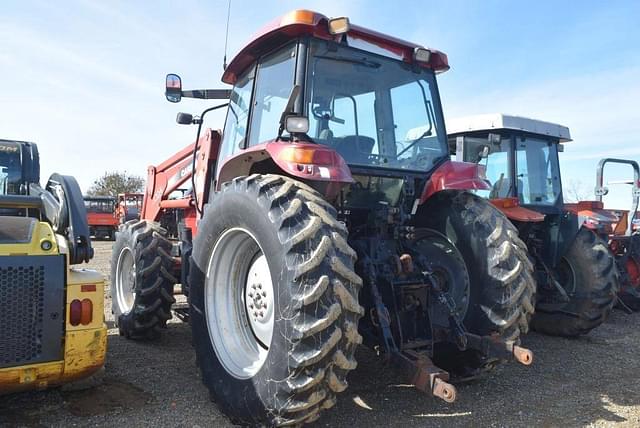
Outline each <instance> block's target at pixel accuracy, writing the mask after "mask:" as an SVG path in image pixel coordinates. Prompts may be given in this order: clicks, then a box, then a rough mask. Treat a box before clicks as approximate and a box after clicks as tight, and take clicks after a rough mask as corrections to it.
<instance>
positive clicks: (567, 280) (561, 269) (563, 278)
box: [556, 257, 576, 296]
mask: <svg viewBox="0 0 640 428" xmlns="http://www.w3.org/2000/svg"><path fill="white" fill-rule="evenodd" d="M556 271H557V278H558V283H559V284H560V285H561V286H562V288H563V289H564V291H565V293H567V294H568V295H569V296H571V295H573V294H575V292H576V272H575V270H574V269H573V266H572V265H571V262H570V261H569V260H568V259H567V258H566V257H563V258H562V259H561V260H560V263H559V264H558V268H557V270H556Z"/></svg>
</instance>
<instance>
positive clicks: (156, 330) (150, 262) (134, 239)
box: [110, 220, 178, 339]
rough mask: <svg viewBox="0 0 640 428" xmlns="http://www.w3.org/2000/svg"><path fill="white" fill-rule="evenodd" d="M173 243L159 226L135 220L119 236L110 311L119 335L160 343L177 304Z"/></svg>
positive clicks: (112, 280) (113, 257)
mask: <svg viewBox="0 0 640 428" xmlns="http://www.w3.org/2000/svg"><path fill="white" fill-rule="evenodd" d="M171 246H172V244H171V242H170V241H169V240H168V239H167V238H166V230H164V229H163V228H162V227H160V225H159V224H158V223H155V222H151V221H146V220H140V221H137V220H134V221H130V222H127V223H126V224H124V225H123V226H122V227H121V229H120V232H118V234H117V236H116V242H115V243H114V244H113V251H112V256H111V257H112V258H111V286H110V288H111V310H112V312H113V314H114V316H115V319H116V324H117V326H118V329H119V330H120V334H121V335H123V336H125V337H126V338H128V339H157V338H158V337H159V336H160V334H161V331H162V329H163V328H165V326H166V323H167V321H168V320H169V319H171V305H172V304H173V303H175V299H174V297H173V286H174V284H176V283H177V282H178V280H177V279H176V278H175V277H174V276H173V274H172V272H173V263H174V262H173V259H172V257H171Z"/></svg>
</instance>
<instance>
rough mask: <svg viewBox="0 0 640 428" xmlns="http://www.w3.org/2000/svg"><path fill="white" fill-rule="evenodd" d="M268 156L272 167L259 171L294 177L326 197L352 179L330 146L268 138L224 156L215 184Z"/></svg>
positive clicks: (246, 171)
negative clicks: (265, 140) (233, 154)
mask: <svg viewBox="0 0 640 428" xmlns="http://www.w3.org/2000/svg"><path fill="white" fill-rule="evenodd" d="M269 159H270V160H272V161H273V165H272V167H270V170H268V171H262V170H261V171H260V172H261V173H267V172H268V173H274V174H283V175H287V176H290V177H294V178H297V179H299V180H301V181H304V182H307V183H308V184H309V185H310V186H312V187H314V188H316V189H318V190H320V191H321V193H323V194H324V195H325V197H327V198H328V199H332V198H333V197H335V195H337V193H338V191H339V190H340V189H341V188H342V187H343V186H344V185H346V184H350V183H353V181H354V180H353V177H352V176H351V171H350V170H349V167H348V166H347V164H346V162H345V161H344V159H343V158H342V156H340V155H339V154H338V153H337V152H336V151H335V150H333V149H331V148H328V147H326V146H322V145H318V144H312V143H301V142H295V143H290V142H285V141H270V142H267V143H263V144H258V145H255V146H251V147H249V148H247V149H245V150H242V151H241V152H240V153H238V154H236V155H235V156H233V157H231V158H228V159H227V160H225V161H224V162H223V164H222V165H221V166H220V171H219V173H218V180H217V185H216V187H217V188H218V189H220V186H221V185H222V183H225V182H227V181H230V180H232V179H233V178H235V177H238V176H244V175H249V174H251V173H253V172H254V171H255V169H254V166H255V165H256V164H258V163H260V162H264V161H267V160H269ZM271 169H273V170H271Z"/></svg>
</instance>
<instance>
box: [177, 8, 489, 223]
mask: <svg viewBox="0 0 640 428" xmlns="http://www.w3.org/2000/svg"><path fill="white" fill-rule="evenodd" d="M294 23H295V25H294ZM285 37H286V38H285ZM287 39H288V41H286V42H285V41H284V40H287ZM448 69H449V65H448V62H447V57H446V55H445V54H444V53H442V52H439V51H437V50H434V49H427V48H425V47H423V46H421V45H417V44H414V43H410V42H406V41H403V40H399V39H396V38H393V37H390V36H386V35H383V34H380V33H377V32H374V31H372V30H369V29H367V28H363V27H359V26H356V25H352V24H350V22H349V20H348V19H347V18H335V19H329V18H327V17H325V16H323V15H320V14H317V13H314V12H309V11H295V12H292V13H290V14H288V15H286V16H285V17H283V18H280V19H279V20H276V22H274V23H272V24H270V25H268V26H267V27H265V29H263V30H262V31H261V32H259V34H258V35H257V36H255V38H254V39H253V40H252V41H251V42H250V43H249V44H248V45H247V47H245V48H244V49H243V50H242V51H241V52H240V53H239V54H238V55H237V56H236V57H235V58H234V59H233V60H232V61H231V63H230V64H229V65H228V67H227V68H226V69H225V72H224V74H223V77H222V80H223V82H225V83H228V84H232V85H233V89H232V90H231V91H230V92H229V91H227V92H225V91H223V90H196V91H183V90H182V83H181V80H180V78H179V76H177V75H175V74H171V75H168V76H167V86H166V95H167V99H168V100H169V101H174V102H175V101H179V100H180V99H181V98H182V97H185V96H191V97H196V98H218V97H220V98H225V97H228V98H229V108H228V110H227V116H226V122H225V125H224V130H223V132H222V135H221V136H220V135H218V136H219V138H220V139H221V141H220V150H219V152H218V153H217V159H216V160H215V162H216V172H217V173H216V174H215V177H211V178H212V181H213V183H212V186H211V188H212V189H219V186H220V185H221V184H222V183H224V182H225V181H228V180H229V179H231V178H233V177H234V176H235V175H237V174H238V173H241V174H251V173H269V172H274V171H280V170H284V171H285V172H286V173H287V174H289V175H291V176H293V177H295V178H297V179H301V180H303V181H305V182H307V183H308V184H309V185H310V186H312V187H313V188H315V189H318V190H319V191H320V192H321V193H323V194H324V195H325V197H326V198H327V199H329V200H332V201H335V200H336V198H337V197H338V196H340V197H341V198H342V201H341V204H342V205H344V206H345V207H348V208H353V207H354V204H355V205H362V204H365V205H366V204H368V208H369V209H371V208H376V207H377V204H378V202H380V201H381V200H382V201H384V202H386V203H388V204H391V205H392V206H395V205H397V204H398V203H399V202H400V195H401V193H404V194H408V195H410V197H409V198H407V199H406V201H407V202H408V203H409V205H408V207H407V210H409V211H410V210H411V208H412V206H411V204H413V203H414V199H415V198H414V193H417V195H415V197H416V198H418V199H420V200H421V201H422V200H423V199H426V196H425V195H423V192H424V191H425V190H426V187H427V182H428V180H429V178H430V177H431V176H432V175H433V173H434V172H435V171H436V170H437V169H438V168H440V167H442V166H443V165H444V164H446V163H448V161H449V156H448V147H447V141H446V132H445V127H444V120H443V113H442V106H441V103H440V97H439V93H438V88H437V83H436V75H437V74H438V73H441V72H444V71H446V70H448ZM204 113H206V111H205V112H204ZM185 117H187V118H188V119H187V120H185ZM200 120H201V118H198V117H195V119H192V116H191V115H186V114H180V115H179V122H180V123H185V124H189V123H198V121H200ZM249 159H250V160H249ZM450 169H451V170H453V171H449V170H448V173H447V174H444V173H443V174H441V175H442V177H441V178H443V177H444V180H442V179H441V180H440V181H439V183H440V184H439V185H438V186H440V187H439V188H442V187H446V188H460V189H461V188H464V187H468V186H471V187H474V188H483V187H485V183H484V181H483V180H482V179H480V178H479V177H478V174H477V169H476V168H475V165H468V166H467V167H466V168H461V169H458V168H450ZM348 185H351V186H348ZM362 189H366V193H367V194H363V192H362ZM340 190H342V191H343V192H342V194H339V193H340ZM371 193H374V194H376V195H378V196H377V197H374V198H372V197H371ZM366 201H372V202H371V203H368V202H366ZM371 204H373V206H372V205H371Z"/></svg>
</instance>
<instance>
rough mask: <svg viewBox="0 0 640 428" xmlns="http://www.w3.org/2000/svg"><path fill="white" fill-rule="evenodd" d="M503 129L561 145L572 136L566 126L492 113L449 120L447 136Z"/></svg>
mask: <svg viewBox="0 0 640 428" xmlns="http://www.w3.org/2000/svg"><path fill="white" fill-rule="evenodd" d="M501 129H510V130H515V131H524V132H527V133H529V134H535V135H540V136H543V137H554V138H557V139H558V140H559V142H560V143H566V142H569V141H571V134H570V132H569V128H567V127H566V126H562V125H558V124H557V123H551V122H545V121H542V120H537V119H530V118H528V117H522V116H513V115H509V114H503V113H491V114H481V115H476V116H465V117H460V118H454V119H449V120H447V134H448V135H449V136H456V135H459V134H465V133H469V132H481V131H499V130H501Z"/></svg>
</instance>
